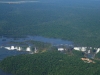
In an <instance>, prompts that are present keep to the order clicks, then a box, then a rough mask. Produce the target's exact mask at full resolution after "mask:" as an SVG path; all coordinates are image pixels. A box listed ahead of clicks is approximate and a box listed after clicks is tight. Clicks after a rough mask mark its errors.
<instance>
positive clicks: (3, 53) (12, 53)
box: [0, 36, 73, 75]
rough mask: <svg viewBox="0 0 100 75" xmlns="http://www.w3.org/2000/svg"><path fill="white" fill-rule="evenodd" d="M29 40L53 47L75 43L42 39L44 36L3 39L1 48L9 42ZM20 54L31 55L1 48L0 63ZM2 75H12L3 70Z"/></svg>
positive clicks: (0, 39)
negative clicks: (49, 44)
mask: <svg viewBox="0 0 100 75" xmlns="http://www.w3.org/2000/svg"><path fill="white" fill-rule="evenodd" d="M28 40H33V41H41V42H46V43H51V44H52V45H60V44H69V45H72V44H73V42H71V41H67V40H61V39H54V38H46V37H42V36H27V37H26V38H18V39H14V38H7V37H2V38H0V47H2V46H5V44H9V42H11V41H14V42H24V41H28ZM29 45H30V44H29ZM18 54H29V52H27V51H17V50H7V49H4V48H0V61H1V60H3V59H4V58H6V57H8V56H15V55H18ZM0 75H11V74H8V73H5V72H3V71H2V70H0Z"/></svg>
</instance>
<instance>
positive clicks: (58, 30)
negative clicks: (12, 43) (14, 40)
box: [0, 0, 100, 47]
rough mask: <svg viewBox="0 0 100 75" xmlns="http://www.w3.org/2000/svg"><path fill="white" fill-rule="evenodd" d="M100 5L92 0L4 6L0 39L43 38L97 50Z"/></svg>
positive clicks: (0, 12) (1, 8) (1, 12)
mask: <svg viewBox="0 0 100 75" xmlns="http://www.w3.org/2000/svg"><path fill="white" fill-rule="evenodd" d="M15 1H17V0H15ZM99 3H100V2H98V1H93V0H89V1H83V0H81V1H79V0H75V1H74V2H73V0H66V1H65V0H64V1H61V0H58V1H56V0H54V1H53V3H52V1H50V2H48V1H45V0H43V1H42V0H40V2H36V3H23V4H2V3H1V4H0V36H7V37H23V36H26V35H41V36H45V37H53V38H61V39H65V40H70V41H73V42H75V43H78V44H81V45H84V46H96V47H97V46H99V42H100V36H99V34H100V29H99V28H100V25H99V24H100V14H99V13H100V10H99V9H100V8H99V6H100V4H99Z"/></svg>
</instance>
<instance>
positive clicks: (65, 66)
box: [0, 51, 100, 75]
mask: <svg viewBox="0 0 100 75" xmlns="http://www.w3.org/2000/svg"><path fill="white" fill-rule="evenodd" d="M73 53H74V54H73V55H69V54H63V53H60V52H57V51H48V52H44V53H38V54H33V55H27V54H25V55H18V56H12V57H8V58H5V59H4V60H3V61H1V62H0V68H1V69H2V70H4V71H5V72H8V73H12V74H13V75H99V74H100V72H99V71H100V61H97V60H94V61H95V62H96V63H85V62H83V61H82V60H81V59H80V57H82V56H79V55H81V53H80V52H73Z"/></svg>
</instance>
